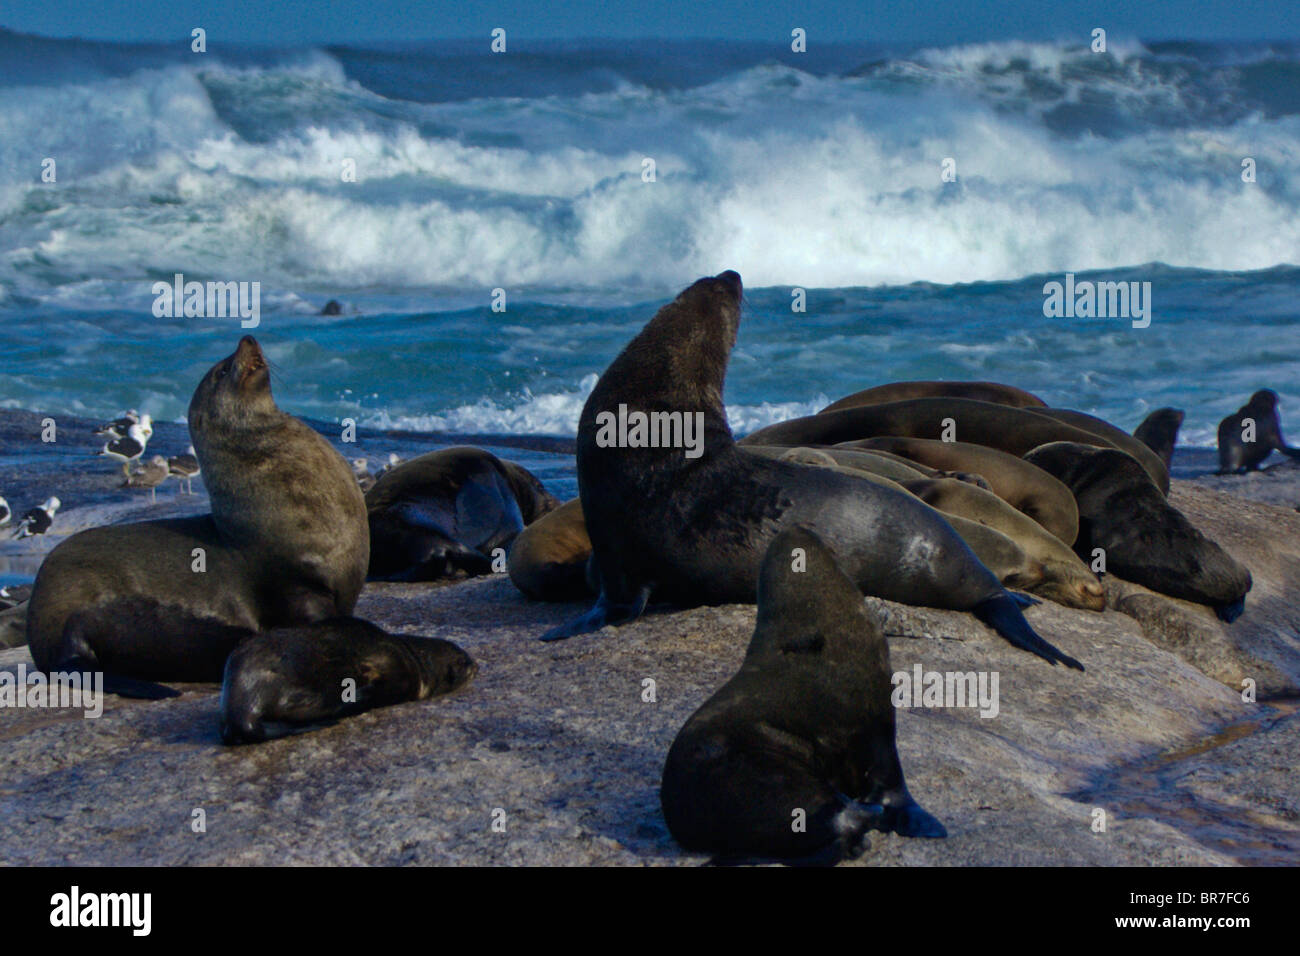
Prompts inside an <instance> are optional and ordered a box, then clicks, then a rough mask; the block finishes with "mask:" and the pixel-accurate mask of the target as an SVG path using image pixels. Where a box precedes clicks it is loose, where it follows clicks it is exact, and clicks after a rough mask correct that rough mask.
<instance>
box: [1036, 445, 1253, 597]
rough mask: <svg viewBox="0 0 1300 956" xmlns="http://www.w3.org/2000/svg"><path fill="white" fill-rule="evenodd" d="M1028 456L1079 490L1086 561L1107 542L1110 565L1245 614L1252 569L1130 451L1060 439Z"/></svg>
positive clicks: (1149, 583)
mask: <svg viewBox="0 0 1300 956" xmlns="http://www.w3.org/2000/svg"><path fill="white" fill-rule="evenodd" d="M1025 460H1026V461H1029V462H1031V463H1033V464H1035V465H1037V466H1038V467H1039V468H1042V469H1043V470H1044V471H1046V472H1048V473H1049V474H1053V475H1055V476H1056V477H1057V478H1059V479H1061V481H1063V482H1065V484H1066V485H1067V486H1068V487H1069V488H1070V490H1071V491H1073V492H1074V497H1075V499H1076V500H1077V501H1078V502H1079V538H1078V540H1077V541H1076V542H1075V543H1074V550H1075V553H1076V554H1078V555H1079V557H1081V558H1082V559H1083V560H1084V561H1085V562H1086V563H1089V564H1091V562H1092V561H1093V558H1094V556H1093V551H1094V549H1096V548H1100V549H1102V551H1103V553H1104V555H1105V559H1106V570H1107V571H1109V572H1112V573H1114V574H1118V575H1119V576H1120V577H1121V578H1124V579H1126V580H1129V581H1134V582H1136V583H1138V584H1141V585H1143V586H1145V587H1149V588H1151V589H1152V590H1153V591H1159V592H1160V593H1162V594H1168V595H1171V596H1173V597H1176V598H1182V599H1183V600H1186V601H1195V602H1197V603H1198V604H1207V605H1209V606H1210V607H1212V608H1214V610H1215V612H1216V613H1217V614H1218V615H1219V617H1220V618H1222V619H1223V620H1225V621H1233V620H1235V619H1236V618H1237V616H1238V615H1240V614H1241V612H1242V610H1243V609H1244V608H1245V604H1246V593H1247V592H1248V591H1249V590H1250V586H1251V580H1250V572H1249V571H1248V570H1246V568H1244V567H1243V566H1242V565H1241V564H1240V563H1238V562H1237V561H1236V560H1235V559H1233V558H1232V556H1230V555H1229V554H1228V553H1227V552H1226V551H1224V550H1223V549H1222V548H1221V547H1219V546H1218V545H1217V544H1215V543H1214V542H1213V541H1211V540H1210V539H1209V538H1207V537H1206V536H1205V535H1203V534H1201V532H1200V531H1198V530H1197V529H1196V528H1195V527H1194V526H1193V525H1192V523H1191V522H1190V521H1188V520H1187V518H1185V517H1184V516H1183V514H1182V512H1180V511H1178V510H1177V509H1176V508H1173V507H1172V506H1171V505H1170V504H1169V502H1167V501H1166V500H1165V497H1164V495H1162V494H1160V493H1159V492H1158V491H1157V490H1156V489H1155V488H1154V487H1153V486H1152V485H1151V483H1150V480H1149V478H1148V476H1147V473H1146V472H1145V471H1144V470H1143V469H1142V467H1141V465H1139V464H1138V463H1137V462H1136V461H1134V460H1133V458H1132V457H1131V456H1130V455H1127V454H1125V453H1124V452H1121V451H1118V450H1117V449H1107V448H1097V447H1095V446H1093V445H1081V444H1076V443H1074V442H1053V443H1051V444H1048V445H1044V446H1043V447H1041V448H1035V449H1034V450H1033V451H1031V452H1030V453H1029V454H1028V455H1026V456H1025Z"/></svg>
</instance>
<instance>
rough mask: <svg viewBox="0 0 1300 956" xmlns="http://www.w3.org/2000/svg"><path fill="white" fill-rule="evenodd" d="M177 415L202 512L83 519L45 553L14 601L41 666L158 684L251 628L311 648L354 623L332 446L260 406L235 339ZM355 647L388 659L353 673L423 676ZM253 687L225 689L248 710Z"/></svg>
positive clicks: (257, 354) (112, 681) (153, 688)
mask: <svg viewBox="0 0 1300 956" xmlns="http://www.w3.org/2000/svg"><path fill="white" fill-rule="evenodd" d="M189 425H190V433H191V435H192V438H193V441H194V448H195V454H196V456H197V459H198V461H199V464H200V465H201V467H202V470H203V474H204V476H205V478H206V482H207V488H208V491H209V494H210V495H211V499H212V512H211V514H206V515H201V516H198V517H192V518H175V519H167V520H161V521H145V522H138V523H134V524H122V525H114V526H109V527H100V528H92V529H89V530H86V531H82V532H79V533H77V534H74V535H72V536H71V537H69V538H68V539H67V540H66V541H64V542H62V543H61V544H59V545H58V546H57V547H56V548H55V549H54V550H53V551H51V552H50V554H49V556H48V557H46V559H45V561H44V562H43V563H42V565H41V568H40V570H39V572H38V573H37V576H36V582H35V584H34V585H33V589H32V596H31V601H30V604H29V607H28V612H27V635H28V643H29V645H30V648H31V654H32V658H33V660H34V661H35V663H36V665H37V666H38V667H39V668H41V669H42V670H45V671H102V672H104V674H105V684H104V686H105V688H106V689H107V690H109V691H112V692H117V693H124V694H129V695H133V696H141V697H159V696H167V695H171V694H174V693H175V692H174V691H172V690H170V689H168V688H164V687H160V686H158V685H157V684H156V683H153V682H157V681H221V680H222V679H223V674H224V673H225V668H226V661H227V658H229V657H230V654H231V652H232V651H234V650H235V649H236V648H237V647H239V646H240V645H241V644H243V643H244V642H245V641H248V640H250V639H251V638H253V637H255V636H256V635H258V634H261V633H262V632H267V631H272V630H273V629H276V628H286V627H301V626H303V625H312V626H313V627H314V628H315V630H314V631H313V633H314V635H315V637H316V638H317V639H318V640H319V642H320V643H321V645H322V646H325V645H328V644H329V643H331V642H335V643H338V642H340V641H342V642H346V641H347V640H350V639H351V636H352V635H354V634H355V632H356V631H357V627H356V626H354V625H352V624H349V623H347V620H348V619H349V617H350V615H351V613H352V610H353V608H354V607H355V606H356V602H357V598H358V595H359V594H360V592H361V588H362V585H363V583H364V580H365V576H366V570H367V567H368V564H369V559H370V534H369V528H368V525H367V517H366V506H365V502H364V501H363V499H362V495H361V491H360V490H359V489H358V487H357V483H356V480H355V478H353V476H352V473H351V471H350V469H349V468H348V465H347V463H346V462H345V461H344V460H343V458H342V456H340V455H339V453H338V452H337V451H335V450H334V448H333V447H332V446H331V445H330V444H329V442H327V441H326V440H325V439H324V438H323V437H322V436H320V435H318V434H317V433H316V432H315V431H313V430H312V429H311V428H309V427H308V426H307V425H306V424H304V423H303V422H301V421H299V420H298V419H297V418H294V417H293V416H292V415H289V414H287V413H285V412H283V411H281V410H280V409H279V408H278V407H277V406H276V404H275V401H274V399H273V398H272V395H271V386H270V376H269V371H268V368H267V364H266V360H265V358H264V356H263V354H262V350H261V348H260V347H259V345H258V343H257V341H256V340H255V339H253V338H252V337H251V336H245V337H244V338H243V339H242V340H241V341H240V343H239V346H238V348H236V349H235V351H234V353H233V354H232V355H230V356H228V357H227V358H225V359H223V360H222V361H220V362H218V363H217V364H216V365H214V366H213V367H212V369H211V370H210V371H209V372H208V373H207V374H206V375H205V376H204V377H203V380H202V381H201V382H200V383H199V385H198V388H197V389H196V390H195V392H194V397H193V399H192V401H191V402H190V407H189ZM390 637H391V638H392V639H393V640H396V641H399V642H402V641H418V640H419V639H417V638H397V637H396V636H391V635H390ZM358 660H360V659H358ZM368 660H370V661H373V660H382V661H383V663H381V669H382V668H384V667H386V668H388V672H387V673H384V672H380V673H371V674H369V675H362V674H357V675H355V676H356V678H357V681H358V683H359V684H380V685H384V686H410V687H423V686H425V684H426V683H427V682H426V681H424V680H423V678H422V677H420V671H419V668H418V667H417V666H416V665H415V664H414V663H412V662H411V661H410V660H407V659H404V658H400V657H398V656H390V657H388V658H382V659H381V658H377V657H372V658H369V659H368ZM398 672H405V673H402V674H399V673H398ZM285 673H286V674H289V679H290V680H292V679H293V677H292V674H293V672H292V671H286V672H285ZM408 675H414V677H411V678H410V679H406V678H407V677H408ZM399 678H401V679H406V683H405V684H404V685H403V684H402V681H401V679H399ZM261 686H263V687H265V686H266V685H265V684H263V685H261ZM284 692H293V693H297V694H300V695H301V694H306V695H312V696H315V697H318V698H320V706H321V709H328V707H329V706H331V705H332V704H333V703H334V701H333V699H332V698H333V695H335V694H341V691H339V690H338V689H337V688H336V689H335V690H333V691H331V690H328V689H324V688H321V687H317V686H311V685H302V686H294V687H290V688H287V689H286V688H284V687H282V688H280V690H279V691H277V692H276V693H284ZM264 693H265V694H266V695H267V696H268V700H269V699H270V698H271V696H272V692H271V691H270V690H265V691H264ZM380 697H381V698H382V699H384V700H385V701H388V700H390V699H391V694H381V695H380ZM255 698H256V695H250V694H243V695H242V696H240V697H239V698H238V699H239V701H240V702H241V703H240V706H246V707H248V708H249V714H254V713H256V712H257V710H258V701H257V700H256V699H255ZM327 698H328V699H327ZM309 709H310V708H309ZM226 717H227V719H228V721H229V723H230V724H231V725H232V726H244V725H246V724H248V721H244V720H240V719H239V716H238V715H237V714H230V713H227V715H226Z"/></svg>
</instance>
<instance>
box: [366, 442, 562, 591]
mask: <svg viewBox="0 0 1300 956" xmlns="http://www.w3.org/2000/svg"><path fill="white" fill-rule="evenodd" d="M559 505H560V502H559V501H558V500H557V499H555V498H554V497H553V496H552V495H550V494H549V493H548V492H547V491H546V489H545V488H543V487H542V483H541V482H540V481H538V480H537V478H536V476H534V475H533V474H532V473H531V472H529V471H528V470H527V469H525V468H522V467H520V466H519V465H516V464H514V463H513V462H506V461H502V460H501V459H499V458H497V457H496V455H493V454H491V453H490V452H486V451H484V450H483V449H481V448H470V447H456V448H446V449H443V450H441V451H432V452H429V453H428V454H424V455H420V456H418V457H416V458H412V459H411V460H409V461H405V462H402V463H401V464H399V465H397V466H396V467H394V468H392V469H391V470H389V471H385V472H384V473H383V474H381V475H380V476H379V479H378V480H377V481H376V482H375V484H374V487H372V488H371V489H370V490H369V491H368V492H366V511H367V516H368V520H369V524H370V571H369V576H370V578H371V579H372V580H383V581H429V580H434V579H436V578H442V577H448V576H451V575H454V574H455V573H457V572H458V571H464V572H465V573H467V574H487V573H488V572H489V571H491V570H492V552H493V551H494V550H495V549H497V548H508V547H509V545H510V542H512V541H513V540H514V539H515V536H516V535H518V534H519V532H521V531H522V530H523V529H524V527H525V526H526V525H528V524H531V523H532V522H533V521H536V520H537V519H538V518H539V517H541V516H542V515H544V514H546V513H547V512H549V511H552V510H554V509H555V508H558V507H559Z"/></svg>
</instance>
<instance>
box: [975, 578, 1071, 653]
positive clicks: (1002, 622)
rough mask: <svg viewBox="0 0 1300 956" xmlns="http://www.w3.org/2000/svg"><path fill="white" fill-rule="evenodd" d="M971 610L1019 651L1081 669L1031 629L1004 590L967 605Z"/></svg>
mask: <svg viewBox="0 0 1300 956" xmlns="http://www.w3.org/2000/svg"><path fill="white" fill-rule="evenodd" d="M971 613H972V614H974V615H975V616H976V617H977V618H979V619H980V620H981V621H983V622H984V623H985V624H987V625H988V626H989V627H991V628H993V630H995V631H997V632H998V633H999V634H1001V635H1002V636H1003V637H1004V638H1006V639H1007V641H1008V642H1009V643H1011V644H1012V645H1014V646H1015V647H1018V648H1020V649H1021V650H1022V651H1029V652H1030V653H1032V654H1037V655H1038V656H1039V657H1041V658H1042V659H1043V660H1045V661H1047V662H1048V663H1050V664H1055V663H1056V662H1057V661H1060V662H1061V663H1062V664H1064V665H1065V666H1066V667H1072V668H1074V669H1075V670H1077V671H1081V670H1083V665H1082V664H1080V663H1079V662H1078V661H1076V660H1075V659H1074V658H1073V657H1070V656H1069V655H1068V654H1062V653H1061V652H1060V651H1058V650H1057V649H1056V648H1055V647H1053V646H1052V645H1051V644H1049V643H1047V641H1045V640H1043V639H1042V638H1041V637H1039V636H1038V635H1037V634H1036V633H1035V632H1034V629H1033V628H1032V627H1030V626H1029V622H1028V621H1026V620H1025V617H1024V615H1023V614H1021V613H1020V608H1019V607H1017V606H1016V602H1015V600H1014V599H1013V598H1012V596H1011V595H1010V594H1009V593H1008V592H1006V591H1003V592H1002V593H1001V594H998V595H995V596H993V597H991V598H989V599H988V600H987V601H981V602H980V603H979V604H977V605H975V606H974V607H973V608H971Z"/></svg>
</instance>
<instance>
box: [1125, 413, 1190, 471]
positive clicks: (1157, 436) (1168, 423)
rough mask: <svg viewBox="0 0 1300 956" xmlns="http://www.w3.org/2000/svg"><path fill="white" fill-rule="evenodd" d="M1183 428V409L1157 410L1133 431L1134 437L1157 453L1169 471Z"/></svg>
mask: <svg viewBox="0 0 1300 956" xmlns="http://www.w3.org/2000/svg"><path fill="white" fill-rule="evenodd" d="M1182 427H1183V410H1182V409H1181V408H1157V409H1156V410H1155V411H1154V412H1152V413H1151V414H1150V415H1148V416H1147V417H1146V418H1144V419H1142V424H1140V425H1138V427H1137V428H1135V429H1133V437H1134V438H1136V439H1137V440H1138V441H1140V442H1141V443H1142V444H1144V445H1146V446H1147V447H1148V448H1150V449H1151V450H1152V451H1153V452H1155V453H1156V457H1158V458H1159V459H1160V460H1161V461H1162V462H1164V463H1165V470H1166V471H1168V470H1169V468H1170V467H1172V465H1173V461H1174V445H1175V444H1177V442H1178V429H1180V428H1182Z"/></svg>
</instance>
